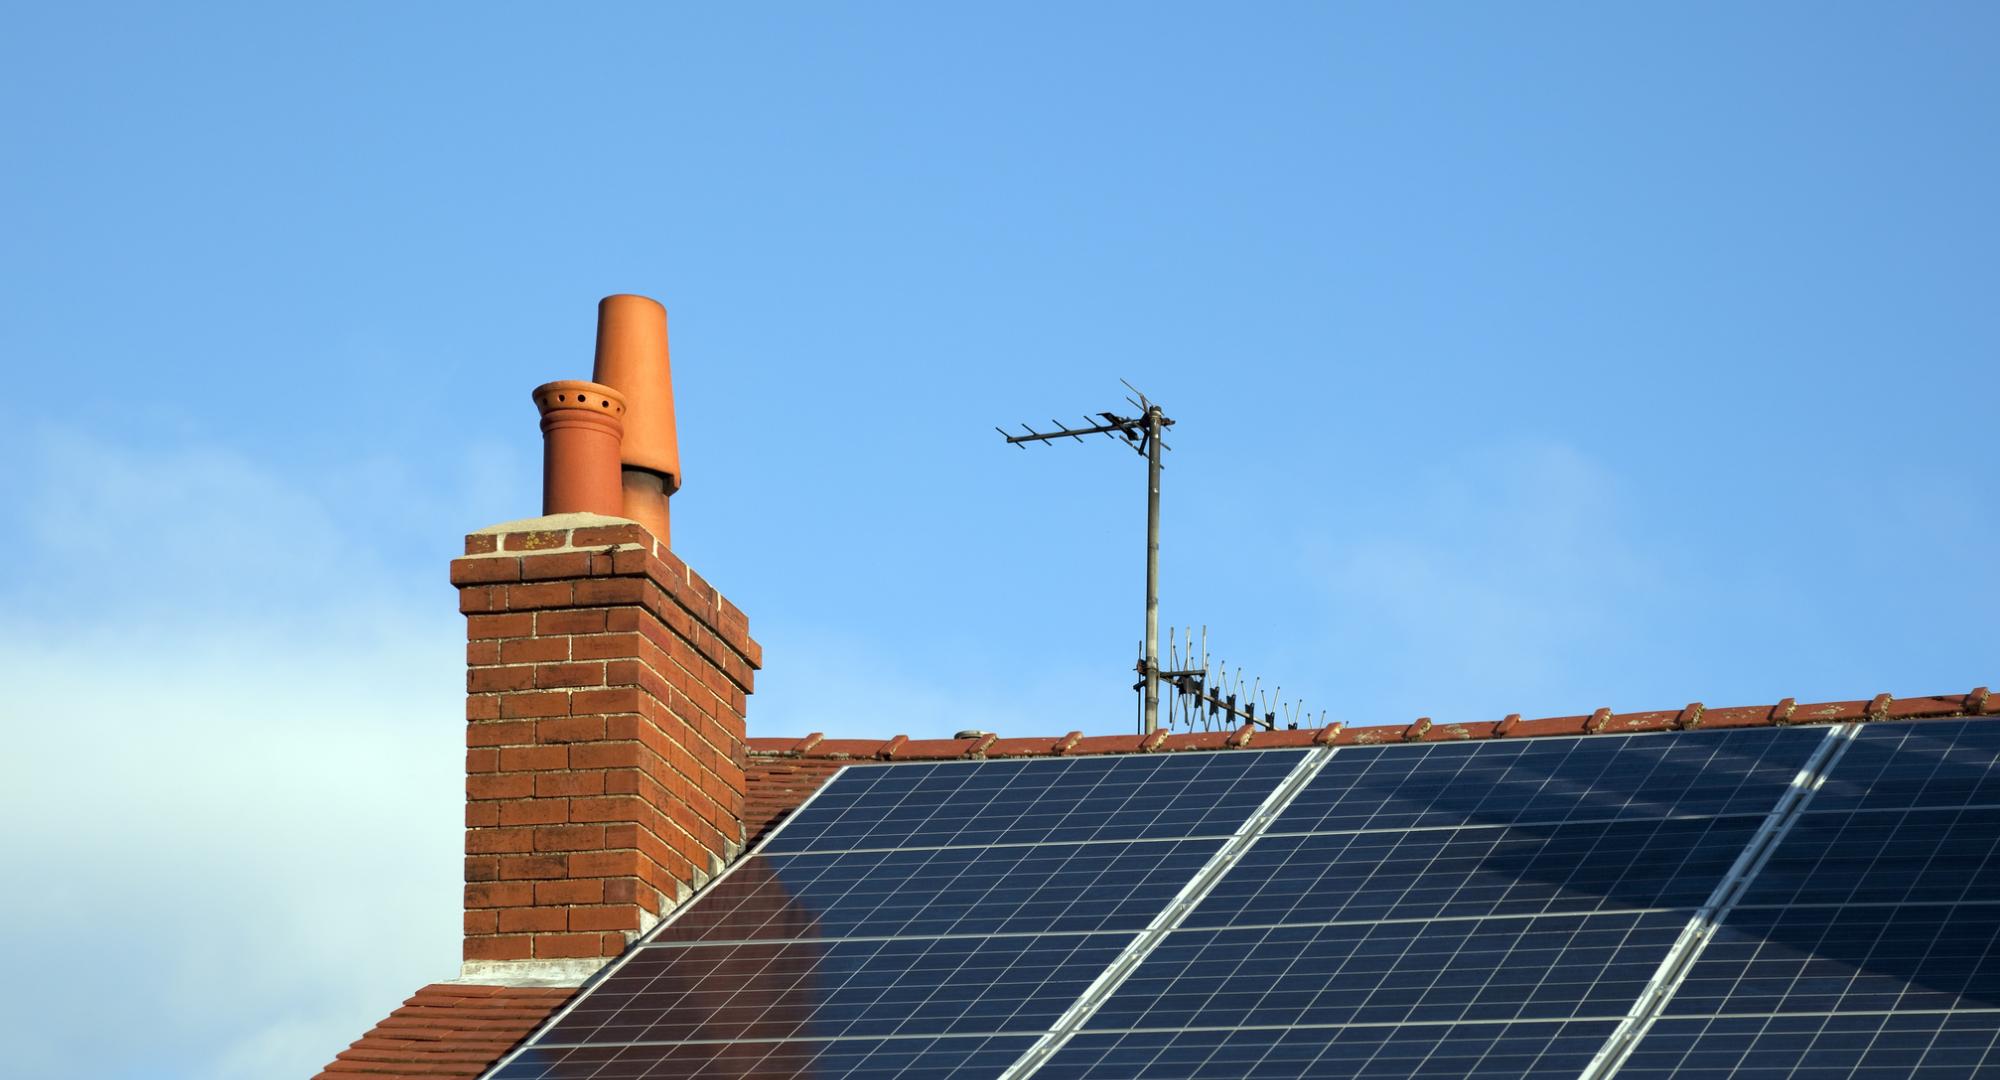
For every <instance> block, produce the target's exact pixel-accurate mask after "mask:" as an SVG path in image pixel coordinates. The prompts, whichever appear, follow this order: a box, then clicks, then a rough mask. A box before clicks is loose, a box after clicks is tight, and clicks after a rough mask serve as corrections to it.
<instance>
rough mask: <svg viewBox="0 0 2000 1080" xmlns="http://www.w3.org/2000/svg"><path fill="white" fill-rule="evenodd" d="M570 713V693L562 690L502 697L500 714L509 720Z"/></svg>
mask: <svg viewBox="0 0 2000 1080" xmlns="http://www.w3.org/2000/svg"><path fill="white" fill-rule="evenodd" d="M568 714H569V694H568V693H567V692H565V691H562V690H548V691H536V692H531V693H524V694H508V695H506V696H504V697H502V698H501V699H500V715H501V716H504V717H506V718H508V719H509V720H513V719H520V718H532V717H543V716H566V715H568Z"/></svg>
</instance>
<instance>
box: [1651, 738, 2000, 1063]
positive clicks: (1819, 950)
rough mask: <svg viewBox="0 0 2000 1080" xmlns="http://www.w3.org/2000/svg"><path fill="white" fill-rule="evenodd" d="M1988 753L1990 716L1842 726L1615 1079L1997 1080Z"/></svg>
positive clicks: (1994, 846)
mask: <svg viewBox="0 0 2000 1080" xmlns="http://www.w3.org/2000/svg"><path fill="white" fill-rule="evenodd" d="M1996 758H2000V725H1996V724H1993V723H1990V722H1988V723H1983V724H1982V723H1960V722H1933V723H1908V724H1885V725H1878V726H1871V727H1863V728H1861V729H1860V730H1859V731H1857V732H1856V733H1855V737H1854V739H1853V741H1852V743H1851V744H1850V745H1849V746H1848V747H1847V748H1846V750H1845V752H1844V754H1843V755H1842V756H1841V757H1840V758H1839V759H1838V760H1837V761H1836V762H1835V763H1834V764H1833V766H1832V767H1831V769H1829V770H1828V773H1827V776H1826V779H1825V781H1824V782H1823V784H1822V785H1821V787H1820V790H1819V791H1818V792H1817V793H1816V794H1815V795H1814V796H1813V798H1812V799H1811V801H1809V802H1808V803H1806V804H1805V807H1804V809H1803V811H1802V812H1801V813H1800V814H1799V815H1798V816H1797V817H1796V818H1795V819H1794V820H1793V821H1791V822H1790V823H1789V826H1788V828H1787V830H1786V831H1785V833H1784V834H1783V837H1782V839H1781V840H1780V841H1779V842H1778V844H1777V846H1776V847H1775V849H1774V850H1773V851H1772V853H1771V855H1770V857H1769V859H1768V860H1767V861H1766V862H1765V863H1764V865H1763V867H1762V869H1761V870H1760V871H1759V872H1758V874H1757V876H1756V877H1755V878H1754V879H1753V880H1752V881H1751V882H1750V884H1749V885H1748V887H1747V888H1746V889H1745V890H1744V892H1743V894H1742V897H1741V899H1740V901H1739V902H1738V903H1737V904H1736V905H1735V906H1734V908H1733V909H1731V910H1730V911H1729V912H1728V914H1727V917H1726V919H1725V921H1724V922H1723V923H1722V925H1721V926H1720V927H1719V928H1718V929H1717V930H1716V932H1715V934H1714V936H1713V938H1712V940H1710V941H1709V943H1708V944H1707V945H1706V946H1705V947H1704V948H1703V949H1702V951H1701V953H1700V955H1699V957H1698V958H1697V959H1696V960H1695V961H1694V963H1693V964H1692V965H1691V966H1690V967H1689V968H1688V970H1687V973H1686V976H1685V978H1684V979H1683V981H1682V982H1681V983H1680V985H1679V987H1678V989H1677V990H1675V992H1674V994H1673V996H1672V997H1671V998H1670V999H1669V1000H1668V1001H1667V1002H1666V1003H1665V1005H1664V1006H1663V1007H1662V1008H1661V1010H1660V1012H1661V1016H1662V1019H1660V1020H1658V1021H1655V1022H1654V1023H1653V1024H1652V1026H1651V1027H1650V1028H1649V1029H1647V1030H1646V1032H1645V1034H1644V1036H1643V1037H1642V1038H1641V1039H1640V1040H1639V1042H1638V1044H1637V1047H1636V1048H1635V1049H1634V1051H1633V1052H1632V1055H1631V1057H1630V1058H1629V1059H1628V1060H1627V1062H1626V1064H1625V1066H1624V1068H1623V1069H1621V1071H1620V1075H1629V1076H1645V1077H1700V1076H1710V1075H1716V1072H1715V1070H1716V1068H1717V1067H1718V1063H1721V1062H1724V1061H1740V1062H1741V1065H1740V1067H1738V1068H1739V1071H1736V1072H1730V1073H1727V1075H1730V1076H1743V1077H1762V1076H1772V1077H1776V1076H1786V1077H1790V1076H1806V1075H1835V1076H1842V1077H1849V1076H1853V1077H1861V1076H1883V1077H1887V1076H1896V1077H1904V1076H1939V1077H1944V1076H1950V1077H1968V1076H1986V1075H1995V1076H2000V1057H1995V1056H1993V1048H1994V1041H1995V1038H1996V1032H2000V805H1996V804H1995V800H1996V799H2000V784H1996V782H1995V777H1996V770H1995V761H1996ZM1732 1067H1737V1066H1732Z"/></svg>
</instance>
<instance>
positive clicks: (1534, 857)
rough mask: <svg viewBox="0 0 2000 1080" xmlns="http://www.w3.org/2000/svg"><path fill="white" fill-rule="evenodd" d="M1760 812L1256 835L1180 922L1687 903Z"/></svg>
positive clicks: (1708, 886) (1710, 883)
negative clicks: (1293, 834) (1234, 862)
mask: <svg viewBox="0 0 2000 1080" xmlns="http://www.w3.org/2000/svg"><path fill="white" fill-rule="evenodd" d="M1763 820H1764V819H1763V818H1760V817H1747V816H1746V817H1728V818H1683V819H1669V820H1654V821H1615V822H1590V823H1583V824H1572V825H1524V826H1516V827H1472V828H1460V829H1429V830H1416V831H1400V832H1367V833H1333V834H1319V835H1298V836H1265V837H1263V838H1262V839H1260V840H1259V841H1258V842H1257V844H1256V845H1255V846H1254V847H1252V848H1251V849H1250V850H1249V851H1248V852H1247V853H1246V854H1245V855H1244V856H1243V858H1242V859H1241V860H1240V861H1238V863H1237V864H1236V865H1235V866H1234V867H1231V868H1230V870H1229V872H1228V873H1227V874H1226V875H1224V877H1223V879H1222V880H1221V881H1220V882H1218V883H1217V884H1216V886H1215V888H1214V889H1213V890H1212V891H1211V892H1210V893H1209V895H1208V897H1207V898H1206V899H1204V900H1203V901H1202V903H1201V905H1200V906H1199V907H1198V908H1197V909H1196V910H1195V911H1194V913H1193V914H1192V915H1190V916H1189V917H1188V920H1187V923H1186V925H1188V926H1231V925H1244V924H1259V923H1277V922H1293V921H1297V922H1330V921H1335V920H1341V919H1384V918H1417V917H1425V916H1433V915H1500V914H1538V913H1544V912H1562V911H1571V912H1581V911H1599V910H1610V909H1619V908H1645V907H1676V906H1680V907H1692V906H1696V905H1699V904H1701V903H1702V902H1703V901H1704V900H1705V899H1707V897H1708V894H1709V893H1710V892H1711V891H1712V890H1713V889H1714V888H1715V885H1716V883H1717V882H1718V881H1720V880H1721V879H1722V876H1723V875H1724V873H1726V872H1727V871H1728V869H1729V867H1730V865H1731V864H1732V863H1734V862H1735V860H1736V857H1737V856H1738V854H1739V853H1741V851H1742V850H1743V847H1744V845H1745V844H1746V843H1747V842H1748V841H1749V839H1750V837H1751V835H1752V834H1754V833H1755V832H1756V830H1757V828H1758V827H1759V826H1760V825H1761V824H1762V823H1763Z"/></svg>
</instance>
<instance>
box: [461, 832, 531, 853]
mask: <svg viewBox="0 0 2000 1080" xmlns="http://www.w3.org/2000/svg"><path fill="white" fill-rule="evenodd" d="M533 850H535V834H534V830H532V829H473V830H470V831H468V832H467V833H466V834H465V853H466V854H467V855H507V854H514V853H518V852H524V851H533Z"/></svg>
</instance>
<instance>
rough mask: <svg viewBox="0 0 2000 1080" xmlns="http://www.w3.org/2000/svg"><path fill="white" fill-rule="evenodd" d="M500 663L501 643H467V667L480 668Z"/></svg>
mask: <svg viewBox="0 0 2000 1080" xmlns="http://www.w3.org/2000/svg"><path fill="white" fill-rule="evenodd" d="M499 662H500V643H499V642H497V641H468V642H466V643H465V666H466V667H479V666H481V665H485V664H497V663H499Z"/></svg>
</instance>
